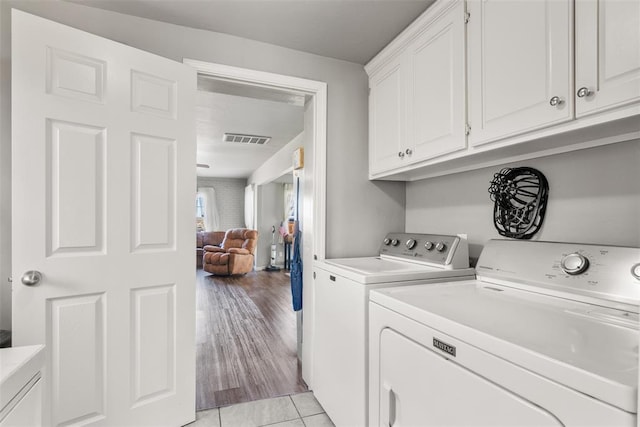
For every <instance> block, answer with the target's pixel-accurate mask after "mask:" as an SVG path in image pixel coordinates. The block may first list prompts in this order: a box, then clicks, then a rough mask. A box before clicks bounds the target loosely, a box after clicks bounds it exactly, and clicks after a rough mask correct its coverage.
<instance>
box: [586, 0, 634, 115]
mask: <svg viewBox="0 0 640 427" xmlns="http://www.w3.org/2000/svg"><path fill="white" fill-rule="evenodd" d="M581 88H586V90H587V91H588V94H585V93H584V92H585V91H583V92H582V93H578V91H579V90H580V89H581ZM576 94H577V95H578V98H577V101H576V115H577V116H578V117H580V116H583V115H586V114H590V113H595V112H599V111H603V110H606V109H609V108H614V107H619V106H623V105H625V104H629V103H633V102H638V101H640V2H639V1H638V0H617V1H602V0H600V1H598V0H578V1H576Z"/></svg>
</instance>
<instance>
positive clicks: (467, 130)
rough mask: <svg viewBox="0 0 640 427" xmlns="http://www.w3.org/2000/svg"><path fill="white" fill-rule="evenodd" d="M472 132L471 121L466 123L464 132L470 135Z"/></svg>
mask: <svg viewBox="0 0 640 427" xmlns="http://www.w3.org/2000/svg"><path fill="white" fill-rule="evenodd" d="M470 133H471V125H470V124H469V123H465V125H464V134H465V135H469V134H470Z"/></svg>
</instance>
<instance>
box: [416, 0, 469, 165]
mask: <svg viewBox="0 0 640 427" xmlns="http://www.w3.org/2000/svg"><path fill="white" fill-rule="evenodd" d="M464 67H465V43H464V3H463V2H457V3H456V4H455V6H453V8H452V9H450V10H448V11H447V12H446V13H445V14H443V15H442V16H440V17H439V18H438V19H437V20H436V21H435V22H433V23H431V24H430V25H429V27H428V29H427V30H425V31H424V32H423V33H422V34H421V35H420V36H419V37H418V38H417V39H416V40H415V41H414V42H413V43H412V44H411V46H410V47H409V79H408V81H409V83H408V85H409V86H408V98H409V102H408V112H407V117H408V122H407V127H408V129H409V141H410V142H409V146H410V147H411V150H410V151H409V152H408V153H406V154H407V156H408V159H407V160H408V161H409V162H411V163H414V162H417V161H420V160H425V159H431V158H434V157H437V156H440V155H443V154H447V153H451V152H454V151H458V150H462V149H464V148H466V147H467V139H466V136H465V127H464V126H465V122H466V103H465V86H466V85H465V68H464Z"/></svg>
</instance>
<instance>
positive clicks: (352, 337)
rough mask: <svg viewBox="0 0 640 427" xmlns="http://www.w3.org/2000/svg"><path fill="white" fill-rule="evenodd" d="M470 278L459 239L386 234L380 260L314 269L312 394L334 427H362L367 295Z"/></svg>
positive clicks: (358, 260)
mask: <svg viewBox="0 0 640 427" xmlns="http://www.w3.org/2000/svg"><path fill="white" fill-rule="evenodd" d="M474 277H475V271H474V270H473V269H472V268H469V252H468V246H467V241H466V238H464V237H463V236H445V235H434V234H408V233H390V234H388V235H387V236H386V237H385V239H384V240H383V242H382V244H381V247H380V255H379V256H375V257H361V258H342V259H330V260H326V261H325V262H322V263H320V262H318V263H316V264H315V265H314V300H315V304H314V307H315V330H314V354H313V367H314V368H313V392H314V394H315V396H316V398H317V399H318V401H319V402H320V404H321V405H322V407H323V408H324V409H325V410H326V412H327V414H328V415H329V417H330V418H331V419H332V420H333V422H334V423H335V424H336V425H337V426H364V425H366V423H367V414H368V411H367V394H368V386H367V372H368V370H367V369H368V368H367V361H368V355H367V352H368V338H367V337H368V334H367V316H368V314H367V311H368V300H369V291H370V290H371V289H377V288H381V287H391V286H408V285H415V284H423V285H424V284H430V283H437V282H442V281H444V280H446V281H456V280H466V279H472V278H474Z"/></svg>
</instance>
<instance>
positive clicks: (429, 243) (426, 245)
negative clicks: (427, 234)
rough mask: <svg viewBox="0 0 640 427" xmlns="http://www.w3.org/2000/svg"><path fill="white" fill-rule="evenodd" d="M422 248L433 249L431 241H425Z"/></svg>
mask: <svg viewBox="0 0 640 427" xmlns="http://www.w3.org/2000/svg"><path fill="white" fill-rule="evenodd" d="M424 248H425V249H426V250H428V251H430V250H432V249H433V242H426V243H425V244H424Z"/></svg>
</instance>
